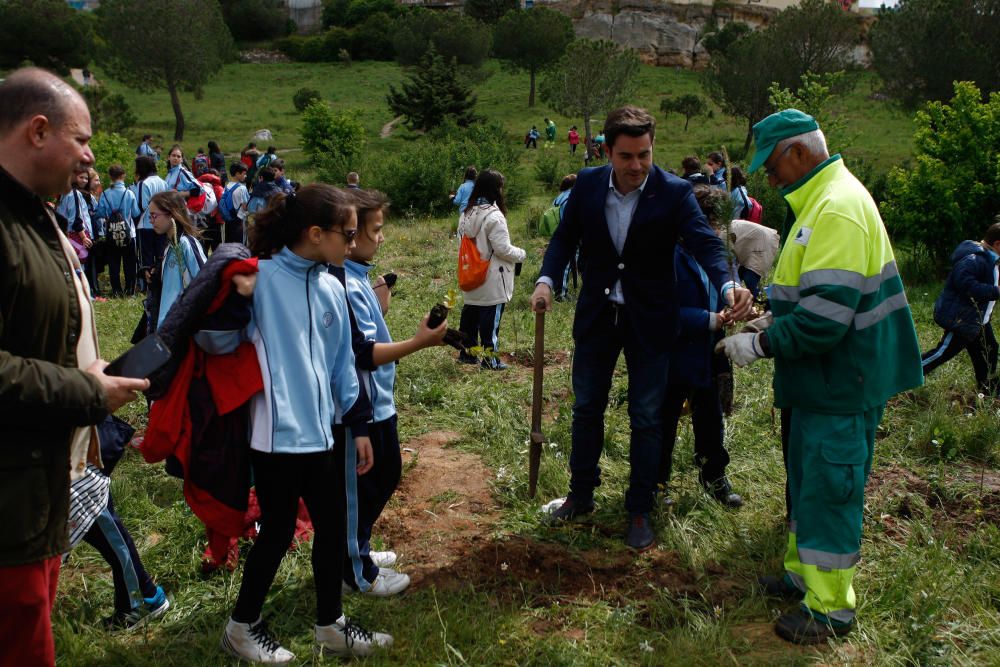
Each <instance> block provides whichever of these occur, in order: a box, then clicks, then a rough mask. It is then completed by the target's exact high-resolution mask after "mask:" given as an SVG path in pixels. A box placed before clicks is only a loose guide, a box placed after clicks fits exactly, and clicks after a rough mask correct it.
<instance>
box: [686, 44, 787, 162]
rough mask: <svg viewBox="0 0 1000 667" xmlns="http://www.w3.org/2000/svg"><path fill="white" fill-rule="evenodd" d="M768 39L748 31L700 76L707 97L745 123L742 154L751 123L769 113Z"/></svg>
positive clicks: (748, 140) (749, 140)
mask: <svg viewBox="0 0 1000 667" xmlns="http://www.w3.org/2000/svg"><path fill="white" fill-rule="evenodd" d="M770 52H771V45H770V40H769V39H768V36H767V35H766V34H764V33H761V32H751V33H748V34H747V35H746V36H744V37H743V38H742V39H740V40H738V41H736V42H735V43H733V44H732V45H731V46H730V47H729V50H728V51H727V52H726V53H725V54H719V55H717V56H716V57H714V58H712V61H711V62H710V63H709V66H708V68H707V69H706V70H705V72H704V74H703V76H702V84H703V86H704V87H705V90H706V92H707V93H708V96H709V97H710V98H711V99H712V100H713V101H714V102H715V103H716V104H718V105H719V106H720V107H722V111H723V112H724V113H726V114H727V115H730V116H735V117H737V118H743V119H745V120H746V121H747V135H746V141H744V143H743V152H744V153H746V152H747V151H748V150H750V142H751V141H753V126H754V123H756V122H757V121H759V120H760V119H761V118H763V117H764V116H766V115H767V114H769V113H771V103H770V101H769V100H768V88H769V87H770V85H771V82H772V81H774V76H773V71H772V70H771V68H770V67H769V62H770V58H769V54H770Z"/></svg>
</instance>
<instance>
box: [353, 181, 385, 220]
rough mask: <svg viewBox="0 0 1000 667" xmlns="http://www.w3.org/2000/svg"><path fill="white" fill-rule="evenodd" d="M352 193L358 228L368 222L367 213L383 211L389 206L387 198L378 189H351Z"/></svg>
mask: <svg viewBox="0 0 1000 667" xmlns="http://www.w3.org/2000/svg"><path fill="white" fill-rule="evenodd" d="M351 193H352V194H353V195H354V208H355V209H357V211H358V228H359V229H364V228H365V226H366V225H367V224H368V214H369V213H374V212H375V211H382V212H383V213H385V211H386V209H388V208H389V198H388V197H387V196H386V195H385V193H383V192H379V191H378V190H360V189H358V190H351Z"/></svg>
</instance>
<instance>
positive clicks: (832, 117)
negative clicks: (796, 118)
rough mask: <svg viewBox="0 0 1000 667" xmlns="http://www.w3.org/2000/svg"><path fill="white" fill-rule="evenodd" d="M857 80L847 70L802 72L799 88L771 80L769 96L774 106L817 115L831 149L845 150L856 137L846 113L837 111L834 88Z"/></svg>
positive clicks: (840, 87)
mask: <svg viewBox="0 0 1000 667" xmlns="http://www.w3.org/2000/svg"><path fill="white" fill-rule="evenodd" d="M854 81H855V80H854V79H852V78H850V77H848V76H847V73H846V72H833V73H831V74H813V73H811V72H810V73H808V74H803V75H802V81H801V83H800V85H799V87H798V89H796V90H792V89H790V88H782V87H781V86H779V85H778V84H776V83H772V84H771V87H770V88H769V89H768V97H769V99H770V101H771V106H772V107H773V108H774V109H798V110H799V111H804V112H805V113H807V114H809V115H810V116H812V117H813V118H815V119H816V122H817V123H819V126H820V127H821V128H823V135H824V136H825V137H826V144H827V146H829V147H830V152H831V153H842V152H844V151H845V150H847V149H848V147H850V145H851V143H852V142H853V141H854V137H853V136H851V135H849V134H848V132H847V120H846V119H845V118H844V116H843V115H838V114H836V113H834V109H833V105H834V104H835V102H836V99H837V97H838V96H837V95H836V94H835V92H834V91H837V90H843V89H844V87H845V86H849V87H850V86H853V83H854Z"/></svg>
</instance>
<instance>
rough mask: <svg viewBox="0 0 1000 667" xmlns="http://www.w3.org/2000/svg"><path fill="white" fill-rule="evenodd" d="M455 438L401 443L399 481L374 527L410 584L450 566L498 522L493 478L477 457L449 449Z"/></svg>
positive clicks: (440, 435) (432, 436)
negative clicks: (393, 553) (390, 549)
mask: <svg viewBox="0 0 1000 667" xmlns="http://www.w3.org/2000/svg"><path fill="white" fill-rule="evenodd" d="M460 437H461V436H460V435H459V434H458V433H453V432H449V431H435V432H432V433H427V434H425V435H422V436H420V437H419V438H415V439H413V440H410V441H409V442H406V443H404V444H403V469H404V473H403V480H402V482H401V483H400V485H399V489H398V490H397V491H396V495H395V497H394V500H393V502H392V503H391V505H390V506H389V507H388V508H386V510H385V512H384V513H383V514H382V517H381V518H380V519H379V522H378V525H376V527H375V531H376V534H377V535H380V536H382V537H383V538H384V539H385V540H386V541H387V542H388V544H389V545H390V546H391V548H392V549H393V550H394V551H396V552H397V553H398V554H399V555H400V557H401V559H402V562H403V565H404V569H405V571H406V572H407V574H409V575H410V578H411V579H412V581H413V584H414V585H419V584H420V582H421V581H422V580H423V579H424V578H425V577H426V576H427V574H428V573H429V572H435V571H438V570H441V569H448V568H450V567H452V566H453V564H454V562H455V561H456V560H458V559H461V558H463V557H464V553H465V547H466V545H468V544H470V543H471V542H472V541H474V540H476V539H478V538H480V537H481V536H483V535H486V534H489V533H490V531H491V529H492V526H493V525H494V524H495V523H496V521H497V518H498V509H497V507H496V506H495V503H494V501H493V497H492V493H491V491H490V481H491V480H492V479H493V473H492V472H490V470H489V469H488V468H487V467H486V466H484V465H483V463H482V462H481V461H480V460H479V458H478V457H477V456H475V455H472V454H468V453H466V452H462V451H459V450H457V449H452V448H449V447H448V445H449V444H450V443H452V442H454V441H455V440H458V439H459V438H460ZM410 450H412V451H410Z"/></svg>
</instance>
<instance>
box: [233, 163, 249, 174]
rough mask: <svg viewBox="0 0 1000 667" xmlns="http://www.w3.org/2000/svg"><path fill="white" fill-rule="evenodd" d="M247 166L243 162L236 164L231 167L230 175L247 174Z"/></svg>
mask: <svg viewBox="0 0 1000 667" xmlns="http://www.w3.org/2000/svg"><path fill="white" fill-rule="evenodd" d="M246 170H247V166H246V165H245V164H243V163H242V162H234V163H232V164H231V165H229V175H230V176H235V175H236V174H242V173H246Z"/></svg>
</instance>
